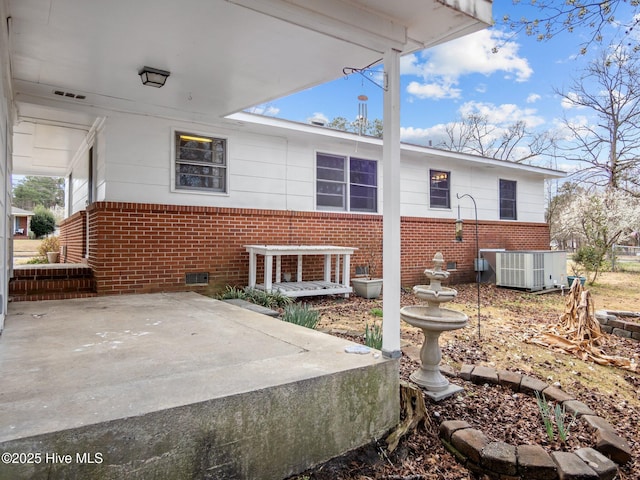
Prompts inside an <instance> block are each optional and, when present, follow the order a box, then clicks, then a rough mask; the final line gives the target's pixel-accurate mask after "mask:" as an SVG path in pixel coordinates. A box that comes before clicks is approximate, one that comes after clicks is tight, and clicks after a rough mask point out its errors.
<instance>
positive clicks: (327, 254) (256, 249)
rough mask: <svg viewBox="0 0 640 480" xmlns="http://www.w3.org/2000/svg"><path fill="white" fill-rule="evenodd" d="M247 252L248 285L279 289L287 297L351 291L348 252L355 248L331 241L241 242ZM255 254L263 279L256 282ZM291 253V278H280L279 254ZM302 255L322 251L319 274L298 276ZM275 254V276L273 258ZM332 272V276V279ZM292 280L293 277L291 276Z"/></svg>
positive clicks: (315, 253)
mask: <svg viewBox="0 0 640 480" xmlns="http://www.w3.org/2000/svg"><path fill="white" fill-rule="evenodd" d="M244 247H245V249H246V251H247V252H248V253H249V288H256V289H258V290H264V291H266V292H280V293H281V294H282V295H286V296H287V297H305V296H313V295H344V296H345V297H348V296H349V294H350V293H351V292H352V288H351V286H350V280H349V275H350V270H351V255H352V254H353V252H354V251H355V250H357V248H354V247H337V246H332V245H244ZM258 255H261V256H262V257H263V258H264V282H263V283H260V284H259V283H257V271H258V268H257V267H258ZM287 255H294V256H296V257H297V259H298V268H297V272H296V279H295V281H289V282H285V281H283V279H282V257H283V256H287ZM304 255H323V256H324V272H323V278H322V279H320V280H316V281H312V280H307V281H303V280H302V278H303V277H302V258H303V256H304ZM274 257H275V260H276V262H275V280H274V275H273V274H274V272H273V258H274ZM332 273H333V279H332ZM292 280H293V279H292Z"/></svg>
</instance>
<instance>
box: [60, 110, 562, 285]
mask: <svg viewBox="0 0 640 480" xmlns="http://www.w3.org/2000/svg"><path fill="white" fill-rule="evenodd" d="M95 138H96V141H97V143H98V144H99V145H109V146H110V147H109V148H108V149H106V151H105V152H104V155H99V157H98V158H99V169H100V170H104V171H110V172H114V173H113V174H112V175H110V176H107V177H106V178H104V179H102V181H101V183H100V186H99V188H100V189H103V190H104V191H107V192H110V195H109V200H108V201H99V202H94V203H93V204H92V205H90V206H89V207H88V208H85V207H84V205H85V203H86V201H87V189H86V181H84V180H81V179H84V178H85V177H86V171H85V169H86V162H84V161H79V162H77V163H76V164H74V165H72V168H71V172H70V178H71V183H70V188H69V192H70V195H71V197H72V199H73V201H72V202H71V201H70V202H69V205H70V206H71V207H70V208H71V211H70V212H69V213H70V216H69V218H67V219H66V220H65V221H64V222H62V225H61V242H62V244H63V245H66V246H67V249H66V252H67V257H66V259H65V261H66V262H80V261H83V259H84V257H87V256H88V261H89V265H91V266H92V267H93V268H94V271H95V274H96V279H97V283H98V291H99V293H102V294H113V293H131V292H153V291H161V290H180V289H204V288H209V289H212V290H221V289H223V288H224V286H225V285H228V284H231V285H241V286H242V285H246V284H247V277H248V266H249V265H248V256H247V254H246V252H245V249H244V247H243V245H246V244H311V245H316V244H321V245H322V244H325V245H342V246H349V247H356V248H358V249H359V250H358V251H357V252H356V253H355V255H354V256H353V258H352V261H351V267H352V270H353V273H355V269H356V267H358V266H359V265H364V264H366V263H367V262H368V261H369V257H370V253H371V252H372V251H374V252H375V253H376V257H377V267H378V272H380V271H381V267H382V265H381V263H380V261H381V256H382V250H381V249H382V219H381V215H380V214H381V212H382V206H383V202H384V197H385V195H384V189H383V188H382V184H383V182H382V180H383V179H382V141H381V140H380V139H377V138H371V137H360V136H358V135H355V134H351V133H346V132H340V131H335V130H329V129H326V128H322V127H318V126H312V125H305V124H299V123H294V122H288V121H283V120H278V119H274V118H267V117H260V116H256V115H250V114H246V113H242V114H236V115H233V116H231V117H230V118H229V119H226V120H223V121H221V122H218V123H217V124H215V125H214V124H211V125H208V126H203V125H193V124H187V123H184V122H176V121H172V120H165V119H158V118H155V119H147V121H146V122H144V123H140V122H138V121H137V117H136V116H133V115H127V114H114V115H111V116H110V117H109V119H108V121H106V122H104V123H102V124H100V125H99V126H98V127H97V128H96V131H95ZM140 139H145V140H144V141H141V140H140ZM123 159H126V163H123ZM400 175H401V191H400V201H401V215H402V242H401V243H402V245H401V248H402V256H401V263H402V267H401V274H402V280H401V281H402V285H405V286H410V285H414V284H417V283H419V282H423V281H424V278H423V275H422V273H423V270H424V269H425V268H426V267H428V266H430V265H431V260H432V258H433V256H434V254H435V253H436V252H437V251H442V253H443V254H444V256H445V260H446V261H448V262H449V268H450V269H452V270H453V272H452V273H453V280H454V281H459V280H473V278H474V273H473V258H474V257H475V242H474V241H472V240H471V239H472V238H473V237H472V232H473V229H471V228H469V229H468V230H467V234H466V239H467V241H464V242H462V243H456V242H455V231H454V222H455V219H456V217H457V214H458V205H460V211H461V214H462V217H463V218H464V219H465V220H466V221H467V222H469V221H473V220H474V216H475V213H474V211H473V204H472V203H471V202H470V201H465V200H464V199H463V200H462V201H459V200H457V199H456V194H460V195H462V194H465V193H466V194H470V195H472V196H473V197H474V198H475V200H476V201H477V204H478V216H479V220H480V235H479V238H480V247H481V248H505V249H548V248H549V228H548V225H547V224H546V223H545V219H544V213H545V180H547V179H556V178H559V177H562V176H563V174H562V173H560V172H557V171H554V170H549V169H546V168H539V167H532V166H528V165H523V164H516V163H512V162H505V161H500V160H495V159H488V158H482V157H477V156H474V155H467V154H461V153H455V152H447V151H443V150H438V149H434V148H426V147H419V146H414V145H403V146H402V153H401V169H400ZM87 216H88V219H89V221H88V222H87V219H86V217H87ZM87 225H88V228H89V232H91V233H90V234H89V235H87V230H86V226H87ZM87 253H88V255H87ZM304 270H305V271H307V270H308V269H307V268H305V269H304ZM198 272H206V273H208V285H206V286H204V285H195V286H193V285H187V283H186V279H187V274H189V273H198Z"/></svg>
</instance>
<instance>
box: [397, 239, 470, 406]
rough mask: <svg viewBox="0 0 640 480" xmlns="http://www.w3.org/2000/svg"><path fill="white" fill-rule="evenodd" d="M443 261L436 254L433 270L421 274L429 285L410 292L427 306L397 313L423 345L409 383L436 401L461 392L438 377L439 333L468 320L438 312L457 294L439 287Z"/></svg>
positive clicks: (446, 274)
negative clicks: (421, 335)
mask: <svg viewBox="0 0 640 480" xmlns="http://www.w3.org/2000/svg"><path fill="white" fill-rule="evenodd" d="M443 263H444V259H443V257H442V253H440V252H438V253H436V255H435V257H434V259H433V264H434V268H433V269H426V270H425V271H424V274H425V275H426V276H427V278H429V280H430V283H429V285H416V286H415V287H413V291H414V293H415V294H416V296H417V297H418V298H421V299H424V300H426V301H427V305H412V306H407V307H403V308H401V309H400V318H402V320H404V321H405V322H407V323H408V324H409V325H413V326H414V327H418V328H420V329H421V330H422V333H424V343H423V344H422V349H421V350H420V360H421V362H422V365H421V366H420V368H419V369H418V370H416V371H415V372H413V373H412V374H411V380H413V381H414V382H415V383H417V384H418V385H420V386H421V387H424V388H425V389H426V392H425V393H426V394H427V395H429V397H431V398H432V399H433V400H435V401H439V400H442V399H444V398H447V397H450V396H451V395H453V394H455V393H457V392H459V391H461V390H463V389H462V387H458V386H457V385H451V384H450V383H449V380H447V379H446V378H445V377H444V376H443V375H442V374H441V373H440V368H439V365H440V361H441V360H442V352H441V351H440V345H439V343H438V339H439V337H440V334H441V333H442V332H446V331H449V330H457V329H459V328H463V327H465V326H466V325H467V322H468V321H469V317H467V315H465V314H464V313H462V312H458V311H456V310H450V309H447V308H441V307H440V305H441V304H442V303H447V302H450V301H451V300H453V299H454V298H455V297H456V295H457V294H458V292H457V291H456V290H454V289H453V288H448V287H443V286H442V284H441V282H442V280H445V279H447V278H448V277H449V272H446V271H443V270H442V264H443Z"/></svg>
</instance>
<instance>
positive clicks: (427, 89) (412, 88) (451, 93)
mask: <svg viewBox="0 0 640 480" xmlns="http://www.w3.org/2000/svg"><path fill="white" fill-rule="evenodd" d="M407 93H409V94H411V95H414V96H416V97H418V98H431V99H434V100H440V99H443V98H460V89H459V88H453V86H452V85H445V84H438V83H419V82H411V83H410V84H409V85H408V86H407Z"/></svg>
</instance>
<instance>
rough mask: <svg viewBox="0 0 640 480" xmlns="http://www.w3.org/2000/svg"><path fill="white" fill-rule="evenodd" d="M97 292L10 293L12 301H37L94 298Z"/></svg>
mask: <svg viewBox="0 0 640 480" xmlns="http://www.w3.org/2000/svg"><path fill="white" fill-rule="evenodd" d="M97 296H98V294H97V293H96V292H54V293H36V294H29V295H10V296H9V301H10V302H37V301H41V300H72V299H74V298H92V297H97Z"/></svg>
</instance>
